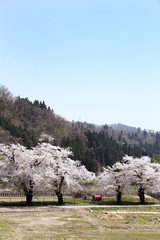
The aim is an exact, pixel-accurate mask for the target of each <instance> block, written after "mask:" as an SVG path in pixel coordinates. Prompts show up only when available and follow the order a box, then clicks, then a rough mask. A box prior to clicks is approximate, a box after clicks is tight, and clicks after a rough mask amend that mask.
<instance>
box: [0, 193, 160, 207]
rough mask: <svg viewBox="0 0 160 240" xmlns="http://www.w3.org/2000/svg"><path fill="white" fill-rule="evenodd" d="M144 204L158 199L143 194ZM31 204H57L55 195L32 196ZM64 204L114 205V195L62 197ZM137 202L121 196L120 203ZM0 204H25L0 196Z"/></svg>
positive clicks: (155, 202) (23, 198)
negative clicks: (86, 197) (100, 199)
mask: <svg viewBox="0 0 160 240" xmlns="http://www.w3.org/2000/svg"><path fill="white" fill-rule="evenodd" d="M145 199H146V204H160V200H158V199H156V198H153V197H150V196H148V195H145ZM33 204H34V205H35V206H47V205H57V197H34V198H33ZM64 204H65V205H92V204H93V205H94V204H96V205H97V204H98V205H108V204H109V205H110V204H111V205H116V197H115V196H114V197H103V198H102V201H95V202H94V201H92V198H91V197H90V198H89V199H83V198H72V197H67V196H65V197H64ZM129 204H130V205H134V204H139V197H138V196H137V195H132V194H130V195H129V194H127V195H123V196H122V205H129ZM0 206H25V197H0Z"/></svg>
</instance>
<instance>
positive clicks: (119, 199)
mask: <svg viewBox="0 0 160 240" xmlns="http://www.w3.org/2000/svg"><path fill="white" fill-rule="evenodd" d="M121 199H122V193H121V192H118V193H117V204H121Z"/></svg>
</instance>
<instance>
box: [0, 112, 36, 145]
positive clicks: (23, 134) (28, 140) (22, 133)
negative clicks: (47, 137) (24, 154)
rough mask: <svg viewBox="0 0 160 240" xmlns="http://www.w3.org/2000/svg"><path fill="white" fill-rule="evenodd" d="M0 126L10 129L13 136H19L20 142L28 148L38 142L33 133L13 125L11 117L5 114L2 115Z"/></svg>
mask: <svg viewBox="0 0 160 240" xmlns="http://www.w3.org/2000/svg"><path fill="white" fill-rule="evenodd" d="M0 127H2V128H3V129H4V130H7V131H9V132H10V133H11V135H12V136H14V137H16V138H18V139H19V141H20V143H21V144H23V145H24V146H26V147H27V148H31V147H33V146H35V145H36V144H37V140H36V138H35V137H34V136H33V135H32V134H30V133H29V132H28V131H27V130H26V129H22V128H21V127H17V126H15V125H13V124H12V123H11V121H10V119H8V118H6V117H4V116H0Z"/></svg>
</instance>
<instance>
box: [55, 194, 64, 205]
mask: <svg viewBox="0 0 160 240" xmlns="http://www.w3.org/2000/svg"><path fill="white" fill-rule="evenodd" d="M56 195H57V198H58V205H63V203H64V202H63V195H62V193H59V192H57V191H56Z"/></svg>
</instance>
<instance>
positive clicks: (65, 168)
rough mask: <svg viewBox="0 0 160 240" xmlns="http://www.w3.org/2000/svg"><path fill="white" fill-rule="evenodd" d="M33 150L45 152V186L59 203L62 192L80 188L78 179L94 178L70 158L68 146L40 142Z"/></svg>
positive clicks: (38, 152) (60, 202) (39, 152)
mask: <svg viewBox="0 0 160 240" xmlns="http://www.w3.org/2000/svg"><path fill="white" fill-rule="evenodd" d="M35 151H37V154H40V155H41V154H42V155H45V154H47V162H46V169H47V171H45V176H44V179H45V181H46V184H47V187H48V188H49V189H51V190H52V191H54V192H55V193H56V195H57V198H58V204H60V205H62V204H63V193H64V192H66V191H67V190H69V191H72V192H73V191H77V190H80V189H81V190H82V187H81V184H80V181H83V180H92V179H93V178H94V174H93V173H91V172H89V171H88V170H87V169H86V168H85V166H83V165H81V164H80V162H79V161H74V160H72V159H71V158H70V157H71V156H72V152H71V150H70V149H69V148H67V149H64V148H60V147H57V146H52V145H51V144H49V143H42V144H39V145H38V146H37V147H36V148H35Z"/></svg>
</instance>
